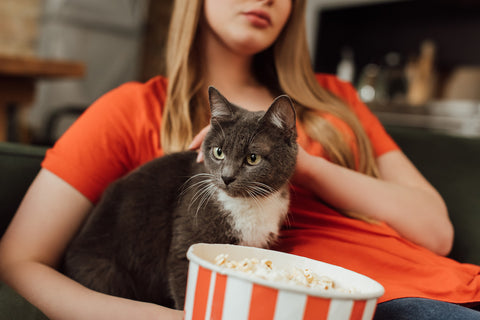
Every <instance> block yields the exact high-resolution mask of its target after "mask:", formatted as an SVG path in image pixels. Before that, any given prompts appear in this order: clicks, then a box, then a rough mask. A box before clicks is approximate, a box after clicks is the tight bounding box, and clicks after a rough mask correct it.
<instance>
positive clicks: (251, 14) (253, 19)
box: [244, 10, 271, 28]
mask: <svg viewBox="0 0 480 320" xmlns="http://www.w3.org/2000/svg"><path fill="white" fill-rule="evenodd" d="M244 15H245V17H246V18H247V19H248V21H250V23H251V24H252V25H253V26H255V27H257V28H266V27H268V26H269V25H270V24H271V20H270V15H269V14H268V13H266V12H265V11H261V10H251V11H248V12H245V13H244Z"/></svg>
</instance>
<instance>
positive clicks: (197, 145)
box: [188, 125, 210, 162]
mask: <svg viewBox="0 0 480 320" xmlns="http://www.w3.org/2000/svg"><path fill="white" fill-rule="evenodd" d="M208 130H210V125H208V126H206V127H205V128H203V129H202V130H200V132H199V133H198V134H197V135H196V136H195V137H194V138H193V140H192V143H190V145H189V146H188V149H189V150H197V151H198V156H197V162H202V161H203V152H202V144H203V140H204V139H205V136H206V135H207V132H208Z"/></svg>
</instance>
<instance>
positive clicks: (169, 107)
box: [161, 0, 378, 176]
mask: <svg viewBox="0 0 480 320" xmlns="http://www.w3.org/2000/svg"><path fill="white" fill-rule="evenodd" d="M292 3H293V5H292V12H291V15H290V18H289V20H288V22H287V24H286V26H285V27H284V29H283V31H282V32H281V34H280V36H279V38H278V39H277V40H276V42H275V43H274V44H273V46H272V47H271V48H269V49H267V50H265V51H264V52H262V53H260V54H257V55H256V57H254V66H253V70H254V72H255V73H256V74H257V75H258V77H262V79H259V81H261V82H263V83H264V84H265V85H266V86H267V87H268V88H269V89H270V90H271V91H272V92H275V93H280V92H282V93H286V94H287V95H289V96H290V97H291V98H292V99H293V100H294V101H295V104H296V106H295V107H296V109H297V115H298V119H299V121H300V123H301V125H302V126H303V127H304V129H305V131H306V132H307V134H308V135H309V136H310V137H312V138H313V139H315V140H317V141H318V142H320V143H321V144H322V146H323V148H324V149H325V152H326V153H327V155H328V157H329V159H330V160H331V161H333V162H335V163H337V164H339V165H342V166H345V167H348V168H351V169H356V170H359V171H360V172H363V173H366V174H368V175H371V176H378V170H377V166H376V163H375V159H374V156H373V151H372V147H371V144H370V141H369V139H368V137H367V135H366V133H365V130H364V129H363V127H362V125H361V124H360V122H359V120H358V118H357V117H356V116H355V115H354V113H353V112H352V110H351V109H350V108H349V107H348V106H347V105H346V104H345V103H344V102H343V101H341V100H340V99H339V98H338V97H336V96H334V95H333V94H331V93H329V92H328V91H326V90H325V89H323V88H322V87H320V85H319V84H318V82H317V80H316V78H315V74H314V72H313V69H312V67H311V64H310V56H309V54H308V46H307V41H306V34H305V15H304V11H305V0H294V1H293V0H292ZM202 12H203V1H202V0H197V1H193V0H176V1H175V4H174V9H173V15H172V19H171V23H170V31H169V37H168V42H167V53H166V54H167V74H166V75H167V78H168V91H167V100H166V105H165V109H164V112H163V119H162V129H161V142H162V148H163V149H164V151H165V152H167V153H168V152H174V151H180V150H184V149H186V148H187V146H188V144H189V143H190V141H191V139H192V138H193V136H194V135H195V134H196V133H197V132H198V131H199V130H200V129H201V128H203V127H204V126H206V125H207V124H208V121H209V107H208V104H207V100H206V99H205V93H203V92H202V91H203V90H202V88H203V82H202V77H201V72H200V66H199V64H200V63H201V62H200V61H198V60H199V59H198V58H199V57H198V52H199V50H198V49H197V48H198V45H199V44H198V43H197V42H198V34H197V32H198V26H199V22H200V19H201V15H202ZM322 113H325V114H332V115H333V116H336V117H338V118H339V119H342V120H343V121H344V122H345V123H346V124H347V125H349V126H350V128H351V129H352V131H353V133H354V135H355V139H356V141H355V142H356V144H357V146H358V162H357V163H356V161H355V156H354V154H353V152H352V150H351V148H350V147H349V144H348V142H347V141H346V139H345V136H344V135H343V134H342V133H341V132H339V131H338V130H337V129H336V128H335V127H334V126H333V125H331V124H330V122H328V121H326V120H325V119H323V118H322V117H321V116H320V115H321V114H322Z"/></svg>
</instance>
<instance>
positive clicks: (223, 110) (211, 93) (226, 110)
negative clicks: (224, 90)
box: [208, 86, 233, 120]
mask: <svg viewBox="0 0 480 320" xmlns="http://www.w3.org/2000/svg"><path fill="white" fill-rule="evenodd" d="M208 99H209V102H210V110H211V113H212V119H214V118H215V119H217V120H227V119H231V118H232V115H233V110H232V109H231V107H230V103H229V102H228V100H227V99H226V98H225V97H224V96H223V95H222V94H221V93H220V92H219V91H218V90H217V89H215V87H213V86H210V87H208Z"/></svg>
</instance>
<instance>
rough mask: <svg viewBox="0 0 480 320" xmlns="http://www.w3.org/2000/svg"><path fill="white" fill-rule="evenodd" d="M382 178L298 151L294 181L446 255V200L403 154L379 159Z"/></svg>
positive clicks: (449, 227)
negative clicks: (384, 223)
mask: <svg viewBox="0 0 480 320" xmlns="http://www.w3.org/2000/svg"><path fill="white" fill-rule="evenodd" d="M377 163H378V168H379V171H380V176H381V178H379V179H375V178H372V177H370V176H367V175H365V174H362V173H359V172H356V171H354V170H350V169H347V168H344V167H341V166H339V165H336V164H334V163H332V162H330V161H328V160H326V159H324V158H320V157H316V156H312V155H309V154H308V153H307V152H306V151H305V150H303V149H302V148H300V147H299V152H298V156H297V165H296V168H295V173H294V176H293V182H294V183H297V184H298V185H300V186H302V187H304V188H306V189H309V190H311V191H312V192H313V193H314V194H315V195H316V196H318V197H319V198H321V199H323V200H324V201H326V202H327V203H329V204H330V205H332V206H334V207H336V208H338V209H341V210H345V211H348V212H354V213H356V214H360V215H363V216H365V217H366V218H367V219H373V220H377V221H384V222H386V223H387V224H389V225H390V226H391V227H392V228H394V229H395V230H396V231H397V232H398V233H400V234H401V235H402V236H403V237H405V238H406V239H409V240H410V241H412V242H415V243H417V244H419V245H421V246H423V247H426V248H428V249H430V250H431V251H433V252H436V253H437V254H440V255H446V254H448V252H449V251H450V249H451V246H452V242H453V228H452V224H451V222H450V219H449V218H448V212H447V209H446V206H445V203H444V202H443V200H442V198H441V196H440V195H439V194H438V192H437V191H436V190H435V189H434V188H433V187H432V186H431V185H430V184H429V183H428V181H427V180H425V178H424V177H423V176H422V175H421V173H420V172H419V171H418V170H417V169H416V168H415V167H414V166H413V164H412V163H411V162H410V161H409V160H408V158H407V157H406V156H405V155H404V154H403V153H402V152H401V151H391V152H388V153H386V154H384V155H382V156H380V157H379V158H377Z"/></svg>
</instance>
